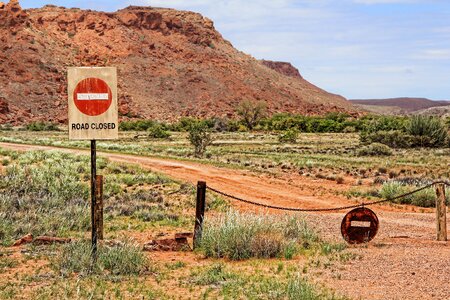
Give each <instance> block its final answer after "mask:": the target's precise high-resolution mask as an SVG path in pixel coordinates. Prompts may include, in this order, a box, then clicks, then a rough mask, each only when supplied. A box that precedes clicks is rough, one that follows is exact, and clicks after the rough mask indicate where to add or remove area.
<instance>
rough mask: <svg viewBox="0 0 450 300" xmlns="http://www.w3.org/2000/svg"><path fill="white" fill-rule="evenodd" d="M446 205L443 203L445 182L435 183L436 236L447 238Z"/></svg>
mask: <svg viewBox="0 0 450 300" xmlns="http://www.w3.org/2000/svg"><path fill="white" fill-rule="evenodd" d="M446 213H447V206H446V204H445V184H443V183H439V184H437V185H436V238H437V240H438V241H446V240H447V216H446Z"/></svg>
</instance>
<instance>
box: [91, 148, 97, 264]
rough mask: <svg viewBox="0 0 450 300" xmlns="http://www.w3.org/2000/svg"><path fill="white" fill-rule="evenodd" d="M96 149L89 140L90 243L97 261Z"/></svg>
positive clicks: (93, 256) (94, 258)
mask: <svg viewBox="0 0 450 300" xmlns="http://www.w3.org/2000/svg"><path fill="white" fill-rule="evenodd" d="M96 178H97V147H96V142H95V140H91V223H92V228H91V242H92V258H93V260H94V261H95V260H96V259H97V223H96V222H95V208H96V207H97V204H96V202H97V201H96V200H97V199H96V196H97V192H96V190H97V182H96Z"/></svg>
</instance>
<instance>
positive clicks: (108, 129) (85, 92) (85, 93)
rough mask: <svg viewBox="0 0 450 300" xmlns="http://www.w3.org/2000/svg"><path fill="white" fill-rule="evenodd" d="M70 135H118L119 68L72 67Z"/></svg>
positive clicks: (105, 137)
mask: <svg viewBox="0 0 450 300" xmlns="http://www.w3.org/2000/svg"><path fill="white" fill-rule="evenodd" d="M67 91H68V98H69V139H71V140H111V139H117V138H118V127H119V126H118V125H119V124H118V112H117V110H118V107H117V70H116V68H69V70H68V90H67Z"/></svg>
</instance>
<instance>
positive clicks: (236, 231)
mask: <svg viewBox="0 0 450 300" xmlns="http://www.w3.org/2000/svg"><path fill="white" fill-rule="evenodd" d="M318 242H319V237H318V236H317V234H316V233H315V232H314V231H313V230H311V229H310V228H309V227H308V226H307V224H306V223H305V222H304V221H303V220H300V219H299V218H297V217H294V216H283V217H280V216H270V215H257V214H244V213H240V212H237V211H233V210H229V211H227V212H226V213H225V214H223V215H222V216H221V217H219V218H217V219H214V220H206V222H205V223H204V229H203V235H202V239H201V241H200V244H199V247H200V249H201V251H203V252H204V254H205V255H206V256H207V257H216V258H219V257H225V258H228V259H232V260H242V259H248V258H250V257H259V258H270V257H283V256H284V257H285V258H292V257H293V256H294V255H295V254H296V253H298V251H299V250H300V249H302V248H303V249H310V248H311V247H312V245H313V244H316V243H318Z"/></svg>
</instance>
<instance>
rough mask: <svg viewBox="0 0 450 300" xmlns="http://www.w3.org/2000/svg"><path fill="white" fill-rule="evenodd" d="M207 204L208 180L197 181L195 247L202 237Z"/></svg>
mask: <svg viewBox="0 0 450 300" xmlns="http://www.w3.org/2000/svg"><path fill="white" fill-rule="evenodd" d="M205 206H206V182H204V181H199V182H198V183H197V203H196V206H195V227H194V249H195V247H196V246H197V243H198V242H199V241H200V239H201V238H202V231H203V219H204V216H205Z"/></svg>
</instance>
